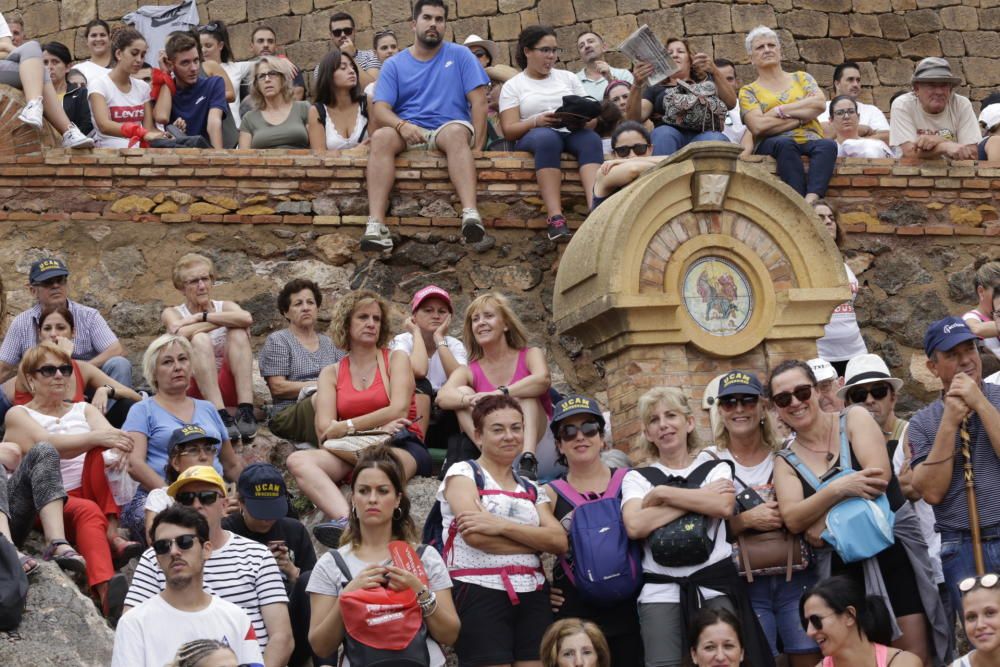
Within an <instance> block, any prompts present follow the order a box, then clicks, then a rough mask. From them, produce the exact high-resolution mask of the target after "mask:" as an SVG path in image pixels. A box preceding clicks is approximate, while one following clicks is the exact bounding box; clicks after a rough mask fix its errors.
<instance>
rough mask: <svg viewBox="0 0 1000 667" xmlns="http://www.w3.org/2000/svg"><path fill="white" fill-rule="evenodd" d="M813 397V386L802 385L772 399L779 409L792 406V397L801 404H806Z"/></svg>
mask: <svg viewBox="0 0 1000 667" xmlns="http://www.w3.org/2000/svg"><path fill="white" fill-rule="evenodd" d="M812 395H813V386H812V385H811V384H800V385H799V386H798V387H796V388H795V389H793V390H791V391H783V392H781V393H780V394H775V395H774V396H772V397H771V400H772V401H774V404H775V405H777V406H778V407H779V408H787V407H788V406H789V405H791V404H792V396H794V397H795V398H797V399H798V401H799V403H805V402H806V401H808V400H809V399H810V398H812Z"/></svg>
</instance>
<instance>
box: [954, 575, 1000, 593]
mask: <svg viewBox="0 0 1000 667" xmlns="http://www.w3.org/2000/svg"><path fill="white" fill-rule="evenodd" d="M998 583H1000V575H996V574H994V573H992V572H990V573H989V574H984V575H983V576H981V577H969V578H968V579H962V581H960V582H958V590H960V591H962V593H968V592H969V591H971V590H972V589H973V588H976V587H981V588H993V587H994V586H996V585H997V584H998Z"/></svg>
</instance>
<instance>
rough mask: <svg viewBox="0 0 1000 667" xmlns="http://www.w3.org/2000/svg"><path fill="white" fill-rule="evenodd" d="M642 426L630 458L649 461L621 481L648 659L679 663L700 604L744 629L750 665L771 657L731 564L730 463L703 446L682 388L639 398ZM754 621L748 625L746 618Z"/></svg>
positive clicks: (649, 661) (765, 663) (732, 503)
mask: <svg viewBox="0 0 1000 667" xmlns="http://www.w3.org/2000/svg"><path fill="white" fill-rule="evenodd" d="M638 411H639V418H640V420H641V422H642V425H643V430H642V433H641V434H640V436H639V439H638V442H637V444H636V452H635V453H636V454H637V455H638V456H636V457H635V458H638V459H643V460H645V461H647V462H648V467H646V468H640V469H637V470H632V471H630V472H629V473H628V474H627V475H625V481H624V482H623V484H622V519H623V520H624V522H625V528H626V530H627V531H628V535H629V537H630V538H632V539H634V540H644V544H643V559H642V570H643V580H644V584H643V587H642V590H641V591H640V593H639V626H640V630H641V633H642V643H643V646H644V649H645V660H646V664H647V665H671V666H674V665H680V664H681V663H682V661H683V660H684V658H685V656H686V654H687V653H688V647H687V646H685V645H684V643H685V639H684V638H685V635H686V633H685V630H686V628H687V623H688V621H689V620H690V619H691V618H692V617H693V616H694V614H695V612H697V610H698V608H699V607H724V608H727V609H729V610H730V611H732V612H734V613H735V614H736V615H737V616H739V617H740V620H741V621H742V622H743V623H744V624H745V625H746V626H747V627H748V628H749V627H754V629H755V630H756V632H754V633H752V635H751V637H750V639H751V640H752V641H748V642H747V656H748V664H752V665H754V666H755V667H757V666H758V665H760V666H770V665H773V664H774V659H773V658H772V657H771V652H770V650H769V649H768V646H767V642H766V638H764V636H763V633H762V632H761V631H760V628H759V626H756V620H755V619H756V616H754V613H753V607H751V606H750V601H749V599H747V597H746V592H745V588H744V586H743V582H742V580H741V579H740V577H739V573H738V572H737V571H736V566H735V565H734V564H733V560H732V554H733V548H732V545H730V543H729V541H728V540H727V539H726V536H727V532H726V523H725V521H723V519H728V518H729V517H730V516H732V514H733V508H734V506H735V504H736V497H735V487H734V485H733V468H732V466H731V465H730V464H729V462H727V461H722V460H719V459H718V458H717V457H715V456H713V455H712V454H710V453H708V452H706V451H703V450H702V448H701V443H700V441H699V438H698V436H697V432H696V431H695V422H694V415H693V413H692V410H691V406H690V404H689V402H688V399H687V398H686V397H685V396H684V393H683V392H682V391H681V390H680V389H677V388H674V387H654V388H653V389H650V390H649V391H647V392H646V393H645V394H643V395H642V396H641V397H640V398H639V405H638ZM682 517H684V518H685V520H686V523H694V524H695V525H700V526H701V528H700V529H697V530H695V531H687V532H690V533H691V534H692V535H695V536H696V537H697V539H695V540H687V541H685V542H683V543H681V542H678V541H677V540H676V535H677V532H678V531H676V530H674V529H673V528H674V527H675V526H677V525H678V524H675V523H674V522H675V521H677V520H678V519H681V518H682ZM751 624H753V625H751Z"/></svg>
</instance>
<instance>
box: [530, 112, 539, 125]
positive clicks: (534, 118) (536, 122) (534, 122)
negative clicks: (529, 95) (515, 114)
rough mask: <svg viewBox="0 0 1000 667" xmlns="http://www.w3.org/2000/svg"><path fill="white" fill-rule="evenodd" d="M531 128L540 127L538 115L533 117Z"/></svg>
mask: <svg viewBox="0 0 1000 667" xmlns="http://www.w3.org/2000/svg"><path fill="white" fill-rule="evenodd" d="M531 127H538V115H537V114H536V115H534V116H532V117H531Z"/></svg>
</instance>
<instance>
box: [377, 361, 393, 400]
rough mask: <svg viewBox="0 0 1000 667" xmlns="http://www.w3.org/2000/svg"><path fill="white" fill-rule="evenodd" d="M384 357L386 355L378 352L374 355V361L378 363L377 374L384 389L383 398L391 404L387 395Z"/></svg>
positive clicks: (387, 379) (387, 384)
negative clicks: (380, 377)
mask: <svg viewBox="0 0 1000 667" xmlns="http://www.w3.org/2000/svg"><path fill="white" fill-rule="evenodd" d="M385 357H386V355H385V353H383V351H382V350H378V351H377V352H376V354H375V359H376V361H377V362H378V372H379V375H381V376H382V388H383V389H385V397H386V398H387V399H389V402H390V403H392V396H391V395H390V394H389V371H388V370H387V369H386V367H385Z"/></svg>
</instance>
